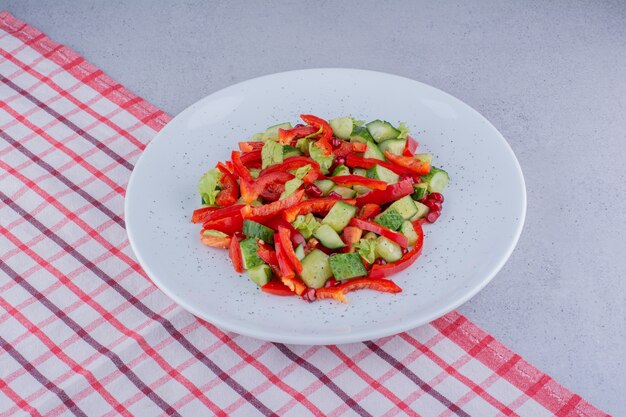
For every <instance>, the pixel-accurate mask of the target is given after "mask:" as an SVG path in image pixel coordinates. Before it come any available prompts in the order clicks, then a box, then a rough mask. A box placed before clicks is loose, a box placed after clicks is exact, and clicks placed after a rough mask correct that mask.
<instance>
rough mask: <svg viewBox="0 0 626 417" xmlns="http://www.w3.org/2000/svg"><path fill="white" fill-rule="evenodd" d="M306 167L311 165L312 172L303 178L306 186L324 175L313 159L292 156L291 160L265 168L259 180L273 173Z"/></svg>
mask: <svg viewBox="0 0 626 417" xmlns="http://www.w3.org/2000/svg"><path fill="white" fill-rule="evenodd" d="M305 165H311V170H310V171H309V173H308V174H307V175H306V176H305V177H304V178H302V181H304V183H305V184H310V183H312V182H313V181H315V180H316V179H317V178H318V177H320V176H321V175H322V172H321V171H320V165H319V164H318V163H317V162H315V161H314V160H312V159H311V158H309V157H307V156H292V157H291V158H287V159H285V160H284V161H283V162H282V163H281V164H276V165H272V166H269V167H267V168H265V169H264V170H263V171H261V173H260V174H259V178H261V177H263V176H265V175H267V174H269V173H272V172H285V171H292V170H294V169H298V168H300V167H303V166H305Z"/></svg>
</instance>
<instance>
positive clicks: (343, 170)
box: [332, 165, 350, 177]
mask: <svg viewBox="0 0 626 417" xmlns="http://www.w3.org/2000/svg"><path fill="white" fill-rule="evenodd" d="M341 175H350V168H348V167H347V166H345V165H337V166H336V167H335V169H333V173H332V176H333V177H339V176H341Z"/></svg>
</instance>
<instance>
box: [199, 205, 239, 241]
mask: <svg viewBox="0 0 626 417" xmlns="http://www.w3.org/2000/svg"><path fill="white" fill-rule="evenodd" d="M231 207H235V206H231ZM229 208H230V207H229ZM242 227H243V219H242V218H241V215H240V214H236V215H232V216H230V217H224V218H221V219H217V220H209V221H206V222H204V224H203V225H202V228H203V229H213V230H218V231H220V232H222V233H226V234H227V235H233V234H235V233H236V232H241V229H242Z"/></svg>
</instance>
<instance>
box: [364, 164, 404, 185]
mask: <svg viewBox="0 0 626 417" xmlns="http://www.w3.org/2000/svg"><path fill="white" fill-rule="evenodd" d="M367 176H368V177H369V178H374V179H375V180H381V181H385V182H386V183H387V184H395V183H397V182H398V181H400V176H399V175H398V174H396V173H395V172H393V171H392V170H390V169H387V168H385V167H382V166H380V165H374V166H373V167H371V168H370V169H368V170H367Z"/></svg>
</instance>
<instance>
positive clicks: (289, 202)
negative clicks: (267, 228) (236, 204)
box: [241, 190, 304, 222]
mask: <svg viewBox="0 0 626 417" xmlns="http://www.w3.org/2000/svg"><path fill="white" fill-rule="evenodd" d="M302 197H304V190H298V191H296V192H295V193H293V194H292V195H290V196H289V197H287V198H285V199H284V200H277V201H274V202H273V203H269V204H264V205H262V206H259V207H251V206H244V207H242V209H241V215H242V216H243V218H244V219H250V220H255V221H258V222H263V221H266V220H269V219H271V218H272V217H276V216H278V215H280V214H281V213H283V212H284V211H286V210H287V209H289V208H290V207H293V206H295V205H296V204H298V203H299V202H300V200H302Z"/></svg>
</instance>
